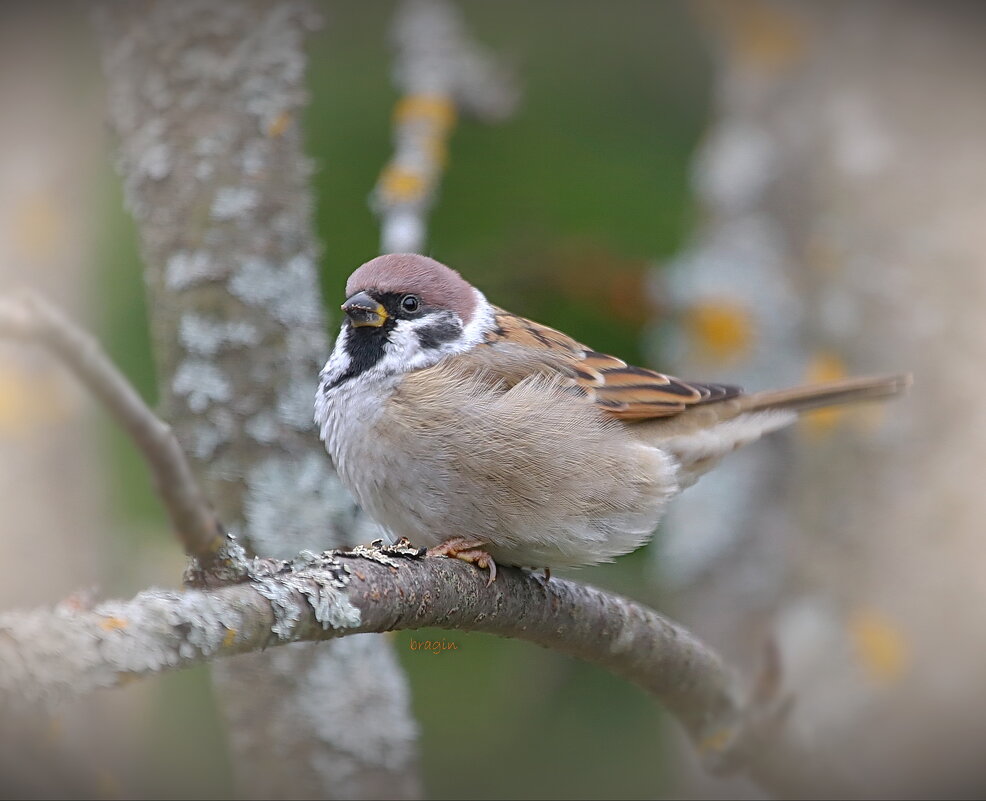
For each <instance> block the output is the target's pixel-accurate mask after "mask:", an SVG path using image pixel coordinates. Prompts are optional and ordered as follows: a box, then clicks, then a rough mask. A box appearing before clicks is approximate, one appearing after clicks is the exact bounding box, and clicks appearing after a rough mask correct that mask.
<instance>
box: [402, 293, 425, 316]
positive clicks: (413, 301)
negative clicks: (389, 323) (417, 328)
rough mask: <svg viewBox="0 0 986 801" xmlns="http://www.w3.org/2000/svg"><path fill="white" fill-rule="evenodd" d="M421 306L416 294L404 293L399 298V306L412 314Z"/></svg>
mask: <svg viewBox="0 0 986 801" xmlns="http://www.w3.org/2000/svg"><path fill="white" fill-rule="evenodd" d="M420 307H421V301H420V300H418V296H417V295H405V296H404V297H402V298H401V308H402V309H403V310H404V311H406V312H407V313H408V314H414V313H415V312H416V311H417V310H418V309H419V308H420Z"/></svg>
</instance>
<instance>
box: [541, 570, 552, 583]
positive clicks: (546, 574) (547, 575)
mask: <svg viewBox="0 0 986 801" xmlns="http://www.w3.org/2000/svg"><path fill="white" fill-rule="evenodd" d="M541 569H542V570H543V571H544V580H545V581H551V568H550V567H542V568H541Z"/></svg>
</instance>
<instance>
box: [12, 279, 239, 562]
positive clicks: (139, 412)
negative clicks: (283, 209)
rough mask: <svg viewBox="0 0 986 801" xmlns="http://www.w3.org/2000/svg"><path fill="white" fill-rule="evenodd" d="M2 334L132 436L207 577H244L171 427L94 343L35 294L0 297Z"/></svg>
mask: <svg viewBox="0 0 986 801" xmlns="http://www.w3.org/2000/svg"><path fill="white" fill-rule="evenodd" d="M0 338H11V339H18V340H23V341H26V342H31V343H36V344H39V345H41V346H43V347H45V348H47V349H48V350H49V351H51V352H52V353H53V354H54V355H55V356H56V357H57V358H59V359H60V360H61V361H62V362H63V363H64V364H65V366H66V367H68V368H69V369H71V371H72V372H73V373H75V375H76V376H77V377H78V379H79V380H80V381H81V382H82V383H83V384H84V385H85V386H86V388H87V389H88V390H89V391H90V392H92V393H93V395H95V396H96V397H97V398H98V399H99V400H100V401H101V402H102V403H103V405H104V406H105V407H106V409H107V410H108V411H109V412H110V414H111V415H113V418H114V420H116V422H117V423H118V424H119V425H120V427H121V428H122V429H123V430H124V431H126V432H127V434H129V435H130V438H131V439H132V440H133V442H134V444H135V445H136V446H137V447H138V448H139V449H140V452H141V453H142V454H143V456H144V459H145V460H146V462H147V464H148V466H149V467H150V469H151V473H152V475H153V477H154V485H155V487H156V489H157V491H158V494H159V495H160V497H161V500H162V502H163V503H164V508H165V511H166V512H167V514H168V516H169V517H170V519H171V523H172V526H173V527H174V530H175V534H176V535H177V536H178V539H179V540H180V541H181V543H182V545H183V546H184V548H185V551H186V552H187V553H188V554H189V556H193V557H195V559H196V560H197V561H198V563H199V565H200V566H201V568H202V569H203V570H204V571H205V572H206V573H208V574H212V573H217V574H220V575H221V576H222V577H223V578H227V579H229V578H235V577H236V576H239V575H242V572H243V569H244V568H245V562H244V560H243V556H242V551H241V549H239V548H238V547H237V546H235V545H234V544H232V543H231V541H229V540H228V539H227V537H226V535H225V534H224V533H223V531H222V527H221V526H220V523H219V520H218V518H217V517H216V515H215V513H214V512H213V511H212V509H211V508H210V507H209V504H208V502H207V501H206V499H205V496H204V495H203V494H202V491H201V489H200V488H199V485H198V482H197V481H196V480H195V477H194V475H193V474H192V469H191V467H190V466H189V464H188V459H187V458H186V457H185V453H184V452H183V451H182V449H181V447H180V446H179V445H178V440H177V439H175V435H174V433H173V432H172V430H171V427H170V426H169V425H168V424H167V423H165V422H164V421H162V420H161V419H160V418H159V417H158V416H157V415H155V414H154V412H152V411H151V410H150V408H148V406H147V404H146V403H144V401H143V399H142V398H141V397H140V395H139V394H138V393H137V391H136V390H135V389H134V388H133V386H132V385H131V384H130V382H129V381H128V380H127V379H126V377H125V376H124V375H123V374H122V373H121V372H120V371H119V370H118V369H117V368H116V366H115V365H114V364H113V363H112V362H111V361H110V359H109V358H108V357H107V356H106V354H105V352H104V351H103V349H102V348H101V347H100V346H99V343H98V342H96V340H95V339H94V338H93V337H92V336H91V335H90V334H89V333H88V332H86V331H84V330H83V329H81V328H79V327H78V326H77V325H75V324H74V323H73V322H71V320H69V319H68V317H66V316H65V315H64V314H63V313H62V312H61V311H59V310H58V309H57V308H56V307H55V306H53V305H52V304H50V303H48V302H47V301H45V300H44V299H43V298H41V297H40V296H38V295H37V294H35V293H31V292H22V293H20V294H18V295H13V296H9V297H4V298H0Z"/></svg>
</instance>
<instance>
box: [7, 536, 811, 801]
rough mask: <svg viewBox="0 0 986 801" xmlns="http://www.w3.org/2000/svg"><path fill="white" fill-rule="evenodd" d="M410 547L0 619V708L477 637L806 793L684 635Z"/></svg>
mask: <svg viewBox="0 0 986 801" xmlns="http://www.w3.org/2000/svg"><path fill="white" fill-rule="evenodd" d="M421 554H422V552H421V551H419V550H417V549H415V548H411V547H409V546H408V545H407V544H406V543H399V544H398V545H396V546H383V547H381V546H379V545H378V544H376V543H375V544H374V545H373V546H370V547H362V546H360V547H357V548H356V549H355V550H353V551H348V552H346V551H331V552H326V553H323V554H321V555H315V554H312V553H310V552H303V553H302V554H301V556H299V557H298V558H297V559H295V560H293V561H291V562H285V561H280V560H261V559H256V560H254V561H253V563H252V565H251V568H250V572H249V576H248V578H247V580H246V581H245V582H243V583H239V584H230V585H227V586H224V587H220V588H215V589H210V590H195V589H189V590H186V591H185V592H174V591H166V590H148V591H145V592H142V593H140V594H139V595H137V596H135V597H134V598H132V599H131V600H128V601H106V602H103V603H100V604H97V605H95V606H92V607H91V608H80V606H79V605H78V604H70V603H66V604H62V605H61V606H58V607H56V608H55V609H54V610H34V611H30V612H11V613H7V614H4V615H0V699H2V700H3V702H7V701H8V700H12V699H13V698H14V697H17V696H20V697H25V696H26V697H27V698H28V699H31V700H40V699H51V698H59V697H60V696H63V695H65V694H70V693H76V692H82V691H89V690H92V689H96V688H100V687H112V686H116V685H118V684H120V683H122V682H125V681H128V680H130V679H133V678H135V677H138V676H142V675H148V674H154V673H158V672H161V671H163V670H171V669H177V668H183V667H188V666H190V665H195V664H199V663H202V662H209V661H211V660H213V659H215V658H217V657H220V656H228V655H232V654H242V653H247V652H251V651H259V650H261V649H265V648H267V647H269V646H271V645H280V644H283V643H291V642H299V641H316V640H327V639H334V638H338V637H345V636H348V635H351V634H357V633H360V632H385V631H395V630H404V629H418V628H422V627H425V626H437V627H440V628H444V629H461V630H466V631H480V632H485V633H489V634H498V635H501V636H506V637H516V638H518V639H523V640H527V641H529V642H533V643H536V644H538V645H541V646H543V647H545V648H550V649H552V650H555V651H559V652H561V653H564V654H568V655H570V656H574V657H577V658H579V659H584V660H586V661H588V662H593V663H595V664H597V665H600V666H601V667H604V668H606V669H607V670H610V671H611V672H613V673H615V674H616V675H618V676H621V677H623V678H625V679H627V680H628V681H631V682H633V683H634V684H636V685H638V686H639V687H641V688H642V689H644V690H646V691H647V692H649V693H650V694H652V695H653V696H655V697H656V698H657V699H659V700H660V701H661V702H662V703H664V704H665V705H666V706H667V707H668V709H669V710H670V711H671V712H672V713H673V714H674V715H675V717H676V718H677V719H678V720H679V722H680V723H681V724H682V725H683V726H684V727H685V729H686V730H687V731H688V733H689V735H690V737H691V738H692V741H693V742H694V743H695V744H696V746H697V748H698V749H699V751H700V753H702V755H703V756H704V757H705V758H706V760H707V762H708V763H709V764H715V765H719V766H727V767H729V768H730V769H743V770H745V771H747V772H749V773H750V774H751V775H753V776H754V777H756V778H758V779H759V780H760V781H761V782H762V783H763V785H764V787H765V788H766V789H769V790H774V791H777V792H778V793H784V794H794V795H804V794H805V787H804V786H801V787H800V792H799V788H798V787H796V786H792V785H791V784H790V783H788V782H786V780H785V778H784V777H783V771H784V770H787V769H789V768H790V769H791V770H792V771H793V770H797V771H798V772H799V775H802V776H803V775H804V760H803V759H799V760H796V761H795V760H794V757H793V756H792V751H791V750H790V748H788V747H786V746H785V743H784V742H783V741H782V740H780V739H779V738H778V737H777V736H776V734H777V730H776V728H775V727H773V726H772V725H771V726H766V727H765V726H763V725H761V724H762V722H763V721H764V720H767V721H768V722H770V723H771V724H774V723H776V722H777V720H776V718H775V719H773V720H771V716H770V715H769V714H768V715H763V714H760V713H761V711H762V708H764V707H765V706H766V707H768V708H769V704H765V703H764V700H765V699H764V698H762V697H761V698H759V700H758V708H757V709H755V710H751V712H752V713H754V714H747V712H746V710H745V708H744V706H745V705H744V702H743V701H742V700H741V697H740V694H739V692H738V688H737V684H736V682H735V681H734V677H733V675H732V673H731V672H730V671H729V670H728V669H727V668H726V667H724V665H723V664H722V661H721V660H720V659H719V657H718V656H717V655H716V654H715V653H714V652H713V651H712V650H710V649H709V648H707V647H706V646H705V645H703V644H702V643H701V642H699V641H698V640H697V639H696V638H695V637H694V636H693V635H692V634H690V633H689V632H688V631H686V630H685V629H683V628H682V627H680V626H678V625H677V624H675V623H673V622H671V621H669V620H667V619H666V618H664V617H662V616H660V615H659V614H657V613H656V612H654V611H652V610H650V609H648V608H646V607H643V606H640V605H638V604H636V603H634V602H632V601H629V600H627V599H625V598H621V597H619V596H616V595H611V594H609V593H606V592H603V591H601V590H598V589H595V588H593V587H588V586H584V585H581V584H577V583H575V582H571V581H566V580H563V579H558V578H554V579H551V580H547V579H544V578H543V577H541V576H539V575H536V574H533V573H528V572H525V571H522V570H519V569H517V568H504V569H502V570H501V571H500V574H499V575H498V577H497V580H496V583H495V584H493V585H492V586H491V587H489V588H487V586H486V577H485V575H484V574H483V573H482V572H481V571H479V570H476V569H475V568H473V567H471V566H469V565H465V564H463V563H462V562H460V561H458V560H455V559H444V558H426V557H423V556H422V555H421ZM340 691H342V690H341V688H340ZM754 720H757V721H760V723H758V724H757V726H756V727H754V726H751V725H750V722H751V721H754ZM764 734H765V736H766V737H767V738H769V739H766V740H764V739H763V736H764ZM748 746H749V747H748ZM809 791H810V790H809Z"/></svg>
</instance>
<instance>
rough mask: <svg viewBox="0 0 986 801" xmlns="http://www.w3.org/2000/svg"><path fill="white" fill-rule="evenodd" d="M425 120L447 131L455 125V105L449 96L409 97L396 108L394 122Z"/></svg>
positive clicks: (402, 100)
mask: <svg viewBox="0 0 986 801" xmlns="http://www.w3.org/2000/svg"><path fill="white" fill-rule="evenodd" d="M414 119H423V120H427V121H429V122H431V123H433V124H434V125H435V126H436V127H438V128H440V129H441V130H444V131H447V130H449V129H450V128H451V127H452V126H453V125H455V104H454V103H453V102H452V99H451V98H450V97H448V96H447V95H407V96H405V97H402V98H401V99H400V100H399V101H398V102H397V105H396V106H394V122H395V123H396V124H397V125H402V124H403V123H405V122H409V121H411V120H414Z"/></svg>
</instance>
